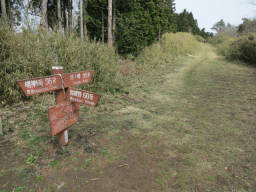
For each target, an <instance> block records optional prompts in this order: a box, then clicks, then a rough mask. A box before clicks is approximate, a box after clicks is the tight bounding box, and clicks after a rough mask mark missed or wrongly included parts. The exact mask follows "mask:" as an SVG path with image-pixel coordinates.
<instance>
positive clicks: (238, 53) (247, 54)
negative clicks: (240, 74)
mask: <svg viewBox="0 0 256 192" xmlns="http://www.w3.org/2000/svg"><path fill="white" fill-rule="evenodd" d="M225 56H226V57H227V58H228V59H230V60H241V61H244V62H246V63H249V64H252V65H255V66H256V35H254V34H250V35H247V36H243V37H241V38H239V39H238V40H236V41H233V42H232V43H231V44H230V46H229V48H228V51H227V54H226V55H225Z"/></svg>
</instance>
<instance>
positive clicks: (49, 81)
mask: <svg viewBox="0 0 256 192" xmlns="http://www.w3.org/2000/svg"><path fill="white" fill-rule="evenodd" d="M45 83H46V85H52V84H56V77H49V78H45Z"/></svg>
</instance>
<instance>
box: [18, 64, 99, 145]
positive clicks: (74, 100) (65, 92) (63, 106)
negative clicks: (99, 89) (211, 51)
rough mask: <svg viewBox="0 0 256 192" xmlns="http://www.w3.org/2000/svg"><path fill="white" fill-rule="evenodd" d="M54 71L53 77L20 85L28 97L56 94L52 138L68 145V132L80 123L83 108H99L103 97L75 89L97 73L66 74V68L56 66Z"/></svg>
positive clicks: (51, 115) (23, 82)
mask: <svg viewBox="0 0 256 192" xmlns="http://www.w3.org/2000/svg"><path fill="white" fill-rule="evenodd" d="M52 71H53V75H52V76H48V77H39V78H32V79H27V80H21V81H18V84H19V86H20V87H21V89H22V90H23V92H24V93H25V95H26V96H31V95H36V94H40V93H46V92H51V91H54V92H55V104H56V105H54V106H51V107H49V109H48V116H49V122H50V127H51V135H52V136H55V135H58V136H59V144H60V145H67V144H68V130H67V128H68V127H70V126H71V125H72V124H74V123H76V122H77V121H78V120H79V104H85V105H87V106H96V105H97V103H98V102H99V100H100V96H99V95H97V94H95V93H92V92H89V91H83V90H79V89H74V88H72V86H76V85H82V84H88V83H90V82H91V79H92V75H93V71H82V72H75V73H64V69H63V67H62V66H54V67H52Z"/></svg>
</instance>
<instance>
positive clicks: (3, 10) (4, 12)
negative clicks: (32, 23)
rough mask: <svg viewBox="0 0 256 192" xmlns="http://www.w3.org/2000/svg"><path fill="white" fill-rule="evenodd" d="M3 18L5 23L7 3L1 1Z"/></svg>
mask: <svg viewBox="0 0 256 192" xmlns="http://www.w3.org/2000/svg"><path fill="white" fill-rule="evenodd" d="M1 17H2V19H3V20H4V21H6V20H7V13H6V2H5V0H1Z"/></svg>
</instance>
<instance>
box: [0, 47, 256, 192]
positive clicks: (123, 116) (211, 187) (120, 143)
mask: <svg viewBox="0 0 256 192" xmlns="http://www.w3.org/2000/svg"><path fill="white" fill-rule="evenodd" d="M201 46H202V47H201V49H200V50H201V51H200V53H199V54H198V55H188V56H187V57H186V58H183V59H179V60H177V61H176V62H175V64H174V63H173V62H170V63H168V61H166V62H167V63H166V65H163V66H161V67H160V68H159V69H157V70H154V71H152V72H150V73H147V74H145V75H140V76H138V77H134V78H133V79H131V80H129V81H127V90H128V91H129V94H128V95H118V96H115V97H114V98H111V99H106V103H105V104H104V105H102V106H100V107H99V109H96V110H90V111H88V110H86V108H82V112H81V114H80V116H81V121H80V123H79V124H76V125H74V126H73V127H72V128H71V129H70V132H71V133H70V135H71V142H70V144H69V146H67V147H65V148H64V149H62V150H61V152H60V150H57V151H54V147H53V148H52V147H49V151H50V152H49V151H48V153H46V152H45V153H44V155H43V156H40V157H38V159H36V160H35V162H34V163H33V162H32V163H31V164H32V165H31V164H30V165H29V166H31V167H33V169H35V170H36V171H35V175H33V176H31V177H27V179H25V180H24V179H23V177H21V176H20V174H19V173H20V172H19V171H20V170H21V168H24V169H25V170H26V169H27V167H28V166H27V165H24V163H23V162H24V160H26V159H27V158H28V157H29V156H25V157H23V156H22V155H21V153H22V150H20V151H19V153H18V154H17V152H16V153H15V151H14V152H13V151H11V152H7V151H4V142H3V141H2V142H1V141H0V148H1V150H3V152H2V155H1V156H0V162H1V164H0V168H1V172H0V173H1V174H0V189H2V191H5V189H8V190H14V189H17V188H18V187H24V191H29V189H34V190H35V191H57V187H58V186H59V187H61V191H67V192H70V191H87V192H97V191H99V192H101V191H104V192H113V191H120V192H128V191H129V192H132V191H138V192H149V191H167V192H171V191H175V192H178V191H204V192H205V191H227V192H228V191H255V190H256V184H255V183H256V177H255V175H256V162H255V158H256V152H255V151H256V147H255V146H256V145H255V144H256V142H255V140H256V137H255V135H256V130H255V125H256V118H255V116H254V115H255V114H256V105H255V104H256V83H255V81H256V70H255V69H254V68H250V67H247V66H243V65H237V64H233V63H228V62H226V61H225V60H223V59H222V58H220V57H218V56H217V55H216V54H215V53H214V50H213V48H212V47H210V46H208V45H205V44H204V45H201ZM41 120H42V119H41ZM42 121H43V120H42ZM45 121H46V120H45ZM45 134H47V133H45ZM46 145H51V143H49V142H48V143H46ZM18 147H19V146H18V145H15V146H13V148H14V149H17V148H18ZM24 151H28V148H25V149H24ZM13 158H16V160H15V161H8V166H7V163H2V162H7V159H13ZM7 167H8V168H7ZM11 173H12V174H11ZM14 173H17V174H14ZM38 178H40V179H38ZM14 181H16V182H15V183H13V182H14ZM8 190H6V191H8Z"/></svg>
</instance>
